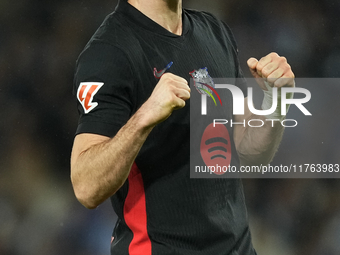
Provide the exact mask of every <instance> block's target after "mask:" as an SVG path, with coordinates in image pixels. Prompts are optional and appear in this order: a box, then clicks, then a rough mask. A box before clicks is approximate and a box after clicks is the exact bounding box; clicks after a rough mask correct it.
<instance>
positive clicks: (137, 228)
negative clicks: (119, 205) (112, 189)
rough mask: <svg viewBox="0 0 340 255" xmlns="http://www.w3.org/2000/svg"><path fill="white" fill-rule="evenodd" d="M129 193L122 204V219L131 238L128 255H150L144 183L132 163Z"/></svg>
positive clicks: (134, 164)
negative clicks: (131, 234)
mask: <svg viewBox="0 0 340 255" xmlns="http://www.w3.org/2000/svg"><path fill="white" fill-rule="evenodd" d="M128 180H129V191H128V194H127V196H126V199H125V203H124V219H125V222H126V225H127V226H128V227H129V228H130V229H131V231H132V233H133V238H132V241H131V243H130V246H129V254H130V255H141V254H143V255H151V241H150V238H149V235H148V230H147V226H146V223H147V219H146V205H145V191H144V183H143V179H142V175H141V173H140V170H139V169H138V167H137V165H136V163H133V165H132V168H131V171H130V174H129V177H128Z"/></svg>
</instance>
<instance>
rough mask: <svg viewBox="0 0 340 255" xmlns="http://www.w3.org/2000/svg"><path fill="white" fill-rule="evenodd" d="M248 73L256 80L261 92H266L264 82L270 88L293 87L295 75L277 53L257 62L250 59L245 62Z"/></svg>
mask: <svg viewBox="0 0 340 255" xmlns="http://www.w3.org/2000/svg"><path fill="white" fill-rule="evenodd" d="M247 64H248V66H249V69H250V72H251V73H252V75H253V76H254V78H256V79H257V83H258V84H259V86H260V87H261V88H262V89H263V90H267V88H266V85H265V84H264V81H267V82H268V83H269V86H271V87H277V88H281V87H285V86H287V87H294V84H295V82H294V78H295V75H294V73H293V72H292V69H291V67H290V65H289V64H288V63H287V59H286V58H285V57H280V56H279V55H278V54H277V53H270V54H268V55H267V56H265V57H263V58H261V59H260V61H258V60H257V59H256V58H250V59H248V61H247Z"/></svg>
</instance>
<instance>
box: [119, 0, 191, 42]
mask: <svg viewBox="0 0 340 255" xmlns="http://www.w3.org/2000/svg"><path fill="white" fill-rule="evenodd" d="M115 12H116V13H122V14H124V15H125V16H127V17H128V18H129V19H131V20H132V21H133V22H134V23H137V24H138V25H140V26H143V27H144V28H145V29H147V30H150V31H151V32H154V33H157V34H162V35H165V36H168V37H181V36H180V35H176V34H173V33H171V32H170V31H168V30H166V29H165V28H164V27H162V26H161V25H159V24H158V23H156V22H154V21H153V20H152V19H150V18H149V17H147V16H145V15H144V14H143V13H141V12H140V11H139V10H137V9H136V8H135V7H133V6H132V5H130V4H129V3H128V2H127V0H119V2H118V5H117V7H116V9H115ZM182 13H183V14H182V15H183V16H182V20H183V32H182V36H183V35H185V34H187V32H188V31H189V20H188V17H187V15H186V13H185V10H184V9H183V12H182Z"/></svg>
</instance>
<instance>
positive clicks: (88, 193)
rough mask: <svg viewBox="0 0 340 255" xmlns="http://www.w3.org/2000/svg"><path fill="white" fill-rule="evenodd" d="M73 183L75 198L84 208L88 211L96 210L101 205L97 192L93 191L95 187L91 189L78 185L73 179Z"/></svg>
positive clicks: (84, 185)
mask: <svg viewBox="0 0 340 255" xmlns="http://www.w3.org/2000/svg"><path fill="white" fill-rule="evenodd" d="M71 181H72V186H73V191H74V194H75V197H76V198H77V200H78V201H79V202H80V203H81V204H82V205H83V206H84V207H86V208H87V209H95V208H97V207H98V206H99V205H100V204H101V201H99V199H98V198H99V196H97V192H95V191H93V187H92V188H91V187H89V186H87V185H86V184H82V183H78V182H77V181H75V180H73V179H71Z"/></svg>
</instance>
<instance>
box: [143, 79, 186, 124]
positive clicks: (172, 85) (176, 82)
mask: <svg viewBox="0 0 340 255" xmlns="http://www.w3.org/2000/svg"><path fill="white" fill-rule="evenodd" d="M189 98H190V87H189V85H188V82H187V81H186V80H185V79H184V78H182V77H179V76H177V75H174V74H171V73H165V74H163V75H162V77H161V79H160V80H159V82H158V84H157V85H156V87H155V88H154V90H153V92H152V94H151V96H150V97H149V99H148V100H147V101H146V102H145V103H144V104H143V105H142V107H141V108H140V111H143V116H144V120H145V121H146V125H148V126H153V125H156V124H158V123H160V122H162V121H164V120H166V119H167V118H168V117H169V116H170V115H171V113H172V112H173V110H176V109H180V108H183V107H184V106H185V101H186V100H188V99H189Z"/></svg>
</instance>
